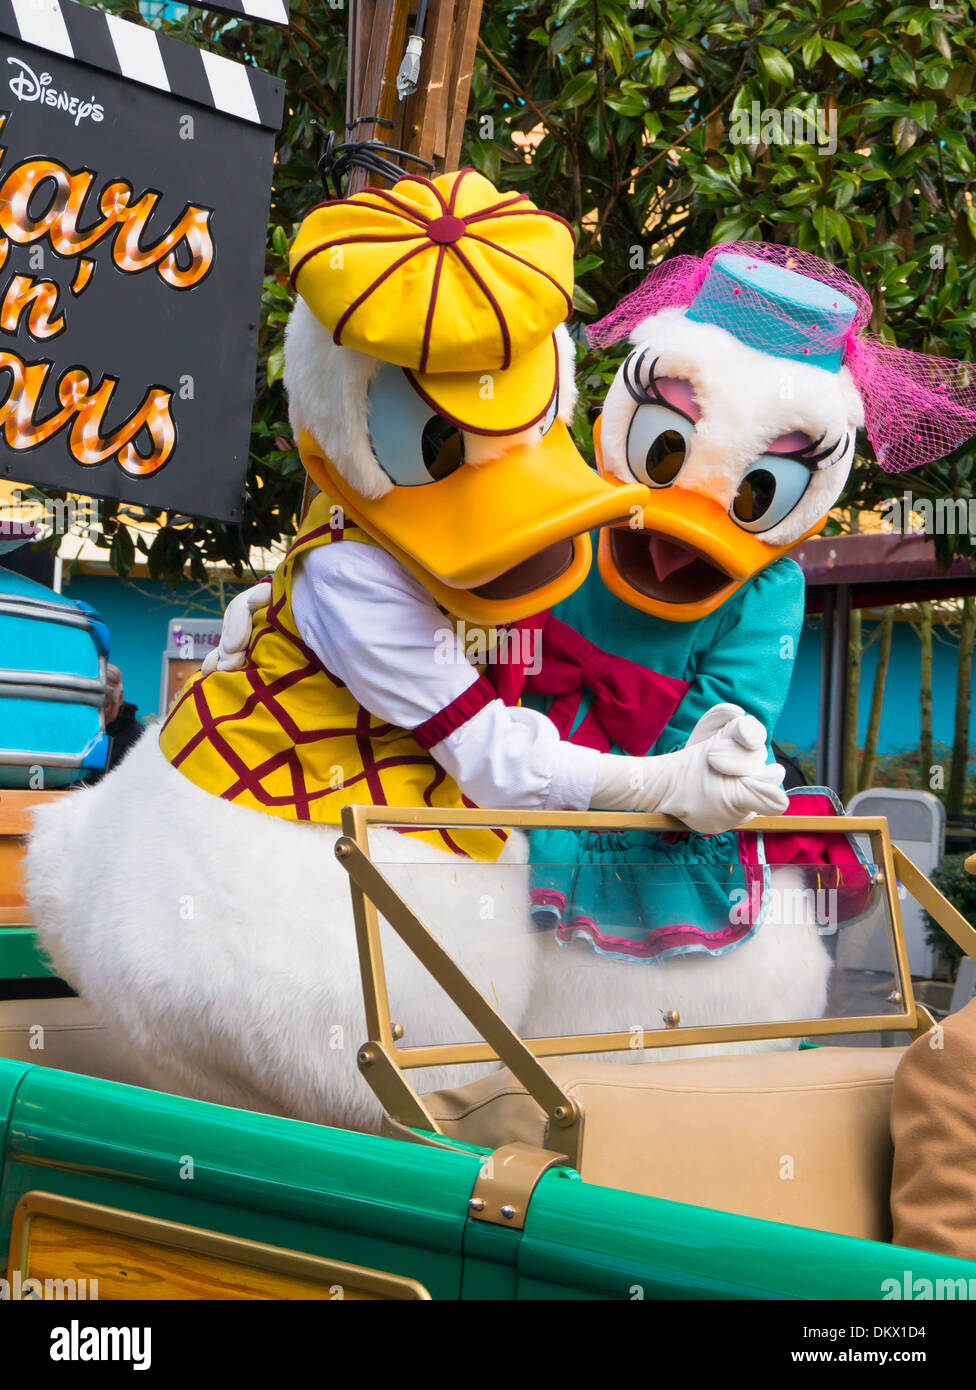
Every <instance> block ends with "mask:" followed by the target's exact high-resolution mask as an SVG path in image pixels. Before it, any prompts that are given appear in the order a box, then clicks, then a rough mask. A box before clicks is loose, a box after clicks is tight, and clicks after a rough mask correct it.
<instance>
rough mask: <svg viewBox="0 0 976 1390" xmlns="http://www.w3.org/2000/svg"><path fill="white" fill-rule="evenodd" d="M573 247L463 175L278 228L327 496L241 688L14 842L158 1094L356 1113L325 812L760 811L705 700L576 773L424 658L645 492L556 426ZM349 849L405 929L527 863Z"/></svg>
mask: <svg viewBox="0 0 976 1390" xmlns="http://www.w3.org/2000/svg"><path fill="white" fill-rule="evenodd" d="M572 255H573V248H572V236H571V233H570V231H569V229H568V227H567V226H566V224H565V223H564V222H562V220H561V219H559V218H557V217H555V216H553V215H551V214H548V213H546V212H543V211H540V210H539V209H537V208H536V207H535V206H534V205H533V204H532V203H531V202H530V200H529V199H528V198H527V197H526V196H525V195H524V194H510V195H502V194H499V193H498V191H497V190H496V189H494V188H493V187H492V186H491V184H490V183H489V182H488V181H487V180H486V179H484V178H482V177H481V176H480V175H478V174H476V173H475V172H473V171H471V170H466V171H463V172H461V173H459V174H450V175H444V176H442V177H439V178H436V179H434V180H433V181H428V180H426V179H421V178H405V179H402V180H401V181H399V182H398V183H397V184H396V185H395V187H394V188H393V189H392V190H391V191H386V190H379V189H368V190H366V191H364V192H363V193H360V194H357V195H355V196H354V197H350V198H341V199H337V200H334V201H330V202H326V203H323V204H321V205H319V206H318V207H317V208H315V209H313V210H312V212H311V213H310V214H309V215H308V216H307V218H306V219H305V221H304V222H303V224H302V226H301V228H300V230H299V232H298V235H297V238H296V241H295V244H294V247H293V250H292V273H293V281H294V285H295V288H296V290H297V292H298V296H299V299H298V303H297V305H296V308H295V311H294V314H293V316H292V319H291V322H290V325H289V329H288V335H287V342H286V370H285V382H286V387H287V390H288V394H289V403H290V410H291V418H292V424H293V426H294V431H295V435H296V438H297V439H298V441H299V450H300V453H301V457H302V461H303V463H304V465H305V468H306V469H307V471H308V473H309V475H310V476H311V478H312V479H313V480H314V481H315V483H316V484H317V485H318V487H319V488H320V489H321V490H320V492H319V494H318V496H317V497H316V499H315V501H314V503H313V504H312V506H311V508H310V510H309V512H308V514H307V516H306V518H305V520H304V522H303V523H302V526H301V528H300V530H299V533H298V536H297V538H296V541H295V544H294V546H293V547H292V549H291V550H290V551H289V553H288V555H287V557H286V558H285V560H284V561H283V562H282V564H281V565H280V567H279V568H278V570H277V572H276V574H275V576H274V581H273V585H272V594H271V601H270V603H269V605H268V607H267V610H266V611H265V612H264V613H263V614H260V615H258V617H257V619H256V622H255V626H254V631H253V635H252V637H251V640H250V642H249V645H248V650H247V653H246V656H245V658H244V661H243V663H242V664H241V666H240V667H239V669H237V670H222V669H216V670H210V671H209V672H208V673H206V674H201V676H199V677H197V678H195V679H194V680H193V681H192V682H190V684H189V685H188V686H187V687H186V688H185V690H184V692H183V694H182V696H181V698H180V700H179V701H178V703H177V704H176V705H175V706H174V708H173V709H172V710H171V712H170V714H169V717H168V719H167V721H166V724H165V725H164V727H163V729H162V732H161V735H160V737H159V738H158V740H157V739H156V738H155V737H146V738H145V739H143V740H142V742H141V743H140V744H139V745H137V746H136V748H135V749H134V750H133V752H132V753H131V754H130V756H129V757H128V758H127V759H126V760H125V762H124V763H123V764H122V765H121V767H120V768H119V769H118V770H117V771H116V772H114V773H113V774H111V775H110V776H109V777H107V778H106V779H105V780H104V781H103V782H102V783H100V784H99V785H98V786H97V787H95V788H93V789H92V790H90V791H83V792H80V793H75V794H71V795H70V796H67V797H65V798H64V799H63V800H62V802H61V804H59V805H57V806H53V807H48V808H43V810H42V811H41V812H40V813H39V814H38V816H37V820H36V825H35V830H34V833H33V836H32V839H31V842H30V846H29V851H28V859H27V878H28V891H29V896H30V901H31V907H32V910H33V913H34V919H35V921H36V922H37V924H38V927H39V931H40V935H41V939H42V941H43V944H44V946H45V948H46V949H47V951H48V952H49V953H50V955H51V957H52V959H53V962H54V964H55V967H56V969H57V970H58V972H59V973H60V974H61V975H63V976H64V978H66V979H67V980H68V981H70V982H71V983H72V984H73V985H74V987H75V988H76V989H78V991H79V992H80V993H81V994H82V995H84V996H85V997H86V998H87V1000H88V1001H89V1003H90V1005H91V1006H92V1008H93V1010H94V1012H95V1013H96V1014H97V1015H98V1016H99V1017H100V1018H101V1020H102V1021H103V1022H104V1023H106V1024H107V1025H109V1026H110V1027H114V1028H115V1030H116V1031H118V1032H120V1033H121V1034H122V1035H123V1036H124V1037H125V1038H126V1039H127V1040H128V1042H129V1045H130V1047H131V1049H132V1052H133V1055H134V1057H135V1058H136V1060H138V1062H139V1063H141V1064H142V1066H143V1067H144V1068H145V1070H146V1071H147V1073H148V1074H149V1076H150V1077H151V1078H152V1079H153V1080H154V1081H155V1083H156V1084H158V1085H162V1086H167V1087H170V1088H172V1089H176V1090H180V1091H182V1092H184V1093H187V1094H192V1095H197V1096H201V1097H203V1098H206V1099H211V1100H217V1101H224V1102H228V1103H232V1104H237V1105H243V1106H248V1107H251V1108H257V1109H262V1108H263V1109H274V1110H278V1111H281V1112H283V1113H286V1114H290V1115H294V1116H297V1117H300V1118H308V1119H315V1120H319V1121H326V1122H329V1123H333V1124H341V1125H351V1126H370V1125H372V1124H375V1122H376V1120H377V1118H378V1116H377V1111H376V1108H375V1105H374V1103H373V1102H372V1099H371V1097H370V1096H369V1094H368V1091H367V1088H366V1087H365V1086H364V1085H363V1084H362V1082H361V1081H360V1079H359V1078H358V1075H357V1072H356V1065H355V1051H356V1046H357V1044H358V1042H359V1041H360V1038H361V1030H362V1026H363V1024H362V1020H361V1002H360V996H359V976H358V968H357V961H356V950H355V936H354V929H353V921H352V913H351V907H350V903H349V900H348V888H347V884H346V882H345V875H344V873H343V871H342V869H341V868H340V867H339V866H338V865H337V864H336V863H335V861H334V857H333V854H332V847H333V844H334V841H335V839H336V837H337V836H338V834H339V828H338V822H339V814H340V811H341V808H342V806H344V805H347V804H350V803H355V802H360V803H361V802H366V803H368V804H374V805H399V806H404V805H406V806H411V805H413V806H422V805H427V806H433V807H444V808H449V807H457V806H460V805H463V804H478V805H482V806H488V807H499V808H507V807H529V808H542V809H545V808H549V809H563V808H566V809H585V808H588V807H590V806H596V807H605V808H608V809H629V810H642V809H643V810H654V811H664V812H669V813H671V814H674V815H676V816H678V817H680V818H681V819H682V820H683V821H684V822H685V823H686V824H687V825H689V826H691V827H692V828H694V829H696V830H701V831H708V832H716V831H721V830H725V829H727V828H728V827H729V826H731V825H734V824H737V823H739V822H741V821H742V819H743V818H745V817H747V816H749V815H751V814H754V813H757V812H759V813H770V812H772V813H775V812H778V811H780V810H782V809H783V806H784V805H785V796H784V794H783V792H782V791H781V788H780V783H781V781H782V776H783V774H782V769H779V768H776V767H775V766H772V767H771V766H769V765H768V764H767V763H766V759H765V731H764V730H763V729H762V728H761V727H760V726H759V725H758V724H757V722H756V721H755V720H754V719H753V718H751V717H749V716H747V715H745V714H743V713H742V711H741V710H739V709H737V708H734V707H731V708H730V707H729V706H727V705H722V706H720V707H719V708H718V709H716V710H714V711H708V712H706V713H705V714H704V716H703V718H702V719H701V720H699V721H698V723H697V725H696V727H695V729H693V730H692V731H691V734H690V737H689V738H688V740H687V744H686V746H685V747H684V748H683V749H680V750H678V751H676V752H675V753H672V754H668V755H667V756H664V757H661V758H654V759H647V758H643V757H642V758H631V757H628V756H627V755H623V754H612V753H601V752H599V751H597V750H594V749H592V748H587V747H581V746H579V745H575V744H572V743H570V742H568V741H566V740H564V739H561V738H560V736H559V733H558V732H557V730H556V728H555V726H554V724H553V723H552V721H551V720H550V719H549V718H548V717H547V716H546V715H544V714H542V713H540V712H538V711H533V710H527V709H520V708H516V707H512V706H509V705H506V704H505V703H504V702H503V700H502V699H500V698H499V696H498V694H497V691H496V688H495V686H494V685H493V684H492V681H491V679H490V678H489V673H490V671H491V667H490V666H489V667H488V670H487V671H483V670H479V669H478V668H476V667H475V666H474V665H473V664H472V662H471V661H469V660H468V658H467V656H466V654H465V652H464V650H463V647H462V644H461V642H460V640H458V641H457V642H456V643H455V645H454V646H453V648H451V647H450V644H448V647H449V649H448V651H447V657H446V659H445V642H444V634H445V630H447V631H448V632H450V631H451V630H452V629H454V628H455V627H456V625H457V624H458V623H459V621H460V620H462V619H463V620H464V621H465V622H466V623H477V624H482V625H484V626H485V627H486V628H487V629H488V630H489V631H494V630H495V629H496V625H498V624H504V623H508V622H511V621H513V620H518V619H521V618H524V617H526V616H528V615H530V614H533V613H538V612H539V611H541V610H543V609H545V608H548V607H550V606H551V605H553V604H554V603H557V602H559V601H560V600H561V599H563V598H565V597H567V596H568V595H569V594H570V593H572V592H573V590H574V589H576V588H577V587H578V586H579V584H580V583H581V582H582V580H583V579H584V577H585V575H586V572H587V569H588V567H589V561H590V543H589V539H588V536H587V532H588V531H589V530H590V529H591V528H593V527H599V526H601V525H603V524H606V523H609V522H611V521H614V520H616V519H617V518H620V517H625V516H627V515H628V512H629V509H630V508H633V507H636V508H638V509H640V508H643V506H644V505H645V503H646V501H647V496H648V490H647V487H646V484H645V483H643V482H637V481H635V480H629V481H628V480H618V479H607V478H601V477H599V476H598V475H597V474H595V473H593V472H592V471H591V470H590V469H588V468H587V467H586V465H585V463H584V461H583V460H582V458H581V457H580V455H579V454H578V453H577V451H576V449H575V448H574V446H573V444H572V441H571V438H570V435H569V431H568V428H567V421H568V420H569V419H570V418H571V416H572V410H573V405H574V398H575V390H574V385H573V350H572V344H571V342H570V340H569V337H568V334H567V332H566V330H565V328H564V327H563V325H562V320H563V319H564V317H565V315H566V314H567V313H568V312H569V309H570V306H571V293H572ZM371 848H372V850H373V853H374V855H375V856H376V857H377V858H378V859H380V860H392V861H399V862H400V863H401V864H402V863H403V862H404V861H407V862H408V864H412V865H413V869H412V871H411V870H407V871H405V872H407V873H408V876H409V872H413V873H414V874H415V877H416V882H415V889H416V891H415V892H414V893H413V894H412V895H411V894H409V893H408V897H410V900H411V902H412V903H413V904H414V905H415V906H416V907H417V908H418V910H419V911H421V913H422V914H423V913H424V911H425V894H426V895H427V898H428V899H429V898H431V896H433V897H434V898H436V899H439V898H440V895H441V882H442V879H441V877H440V876H439V875H437V874H436V873H432V872H431V870H430V866H431V865H437V864H440V865H444V864H445V863H447V864H450V863H451V862H454V863H455V864H456V863H457V862H458V858H459V857H467V858H470V859H472V860H475V861H477V866H476V867H475V868H473V869H472V870H471V871H470V872H469V873H466V875H465V876H464V877H465V882H466V885H467V890H468V891H470V893H471V895H472V896H471V898H470V899H465V898H464V897H463V895H462V896H460V897H459V900H458V902H457V903H456V905H455V914H456V916H457V917H459V918H460V919H461V933H462V937H463V934H464V929H465V924H466V921H467V918H468V917H469V916H470V917H471V918H472V919H473V918H474V917H475V913H474V911H473V907H472V904H473V903H475V902H477V899H478V895H479V894H483V893H484V892H486V891H490V890H491V888H492V886H493V885H494V884H495V883H496V880H497V878H498V876H499V870H498V869H497V868H496V867H495V865H496V864H497V863H498V862H500V861H501V860H503V859H504V858H506V857H507V858H509V859H515V860H516V861H517V860H519V859H521V860H524V859H525V855H526V848H525V845H524V843H523V842H522V840H521V837H518V836H512V837H511V838H509V839H508V841H507V843H506V841H505V837H504V835H502V834H500V833H498V832H494V831H488V830H473V831H471V832H468V833H464V834H457V835H448V834H447V833H445V832H442V831H430V832H428V831H422V832H419V833H417V834H415V835H411V836H406V835H402V834H399V833H397V832H394V831H382V830H381V831H380V832H379V833H378V834H377V835H371ZM458 877H459V878H460V877H461V875H458ZM92 881H95V882H97V883H99V884H100V888H101V891H100V893H99V894H97V895H94V894H92V893H91V891H90V885H91V883H92ZM400 882H401V883H402V882H403V878H402V877H401V879H400ZM525 888H526V894H525V901H520V902H519V903H518V904H515V905H513V907H512V909H511V911H510V913H509V917H508V919H506V921H505V922H504V923H501V924H499V930H498V938H499V940H498V942H497V947H498V949H497V950H495V951H494V953H492V951H491V949H490V948H491V947H492V945H493V944H494V943H491V942H489V943H488V945H489V956H490V959H489V960H487V961H479V960H475V961H474V962H473V963H470V962H467V961H466V960H465V957H464V954H463V949H462V952H461V957H460V958H461V961H462V964H467V965H469V968H470V969H471V971H472V973H473V974H474V976H475V979H476V980H478V981H479V982H481V983H482V984H483V985H485V986H487V981H488V980H489V979H490V980H491V981H492V982H494V983H496V984H497V985H498V986H499V990H500V993H501V994H502V995H503V996H504V997H505V998H506V999H507V1001H508V1003H509V1008H510V1010H511V1011H513V1012H512V1013H511V1014H510V1016H512V1017H513V1021H516V1019H517V1018H518V1016H519V1012H520V1008H521V1004H520V1000H521V1002H522V1004H524V1002H525V1001H526V1000H527V998H528V995H529V992H530V988H531V983H532V981H531V974H532V970H531V962H532V959H533V955H532V949H531V948H532V940H531V932H530V929H529V925H528V914H527V884H525ZM511 896H512V895H509V897H510V898H511ZM428 905H431V906H432V907H433V906H436V904H428ZM478 926H479V929H480V932H482V933H483V929H484V924H483V923H479V924H478ZM452 944H453V943H452ZM462 947H463V940H462ZM390 965H391V975H392V976H393V977H394V978H395V977H396V975H397V972H399V973H400V983H401V995H400V999H399V1002H398V1009H399V1010H400V1011H401V1015H402V1017H401V1021H402V1023H403V1026H404V1028H405V1031H406V1032H407V1034H408V1036H411V1037H419V1038H420V1039H421V1040H422V1041H430V1042H435V1041H438V1040H439V1039H438V1037H437V1030H438V1027H440V1026H442V1024H443V1019H442V1014H443V1013H444V1012H445V1011H447V1012H448V1013H449V1016H450V1017H451V1018H453V1014H452V1013H451V1012H450V1011H451V1008H452V1006H450V1005H449V1004H447V1001H445V1002H444V1003H443V1004H441V1003H440V1002H439V1001H438V999H437V998H436V997H433V998H432V997H431V995H432V994H436V991H431V989H430V987H429V982H428V981H427V980H426V977H425V976H424V975H423V972H422V971H421V970H420V969H419V967H417V968H414V965H413V962H412V958H410V957H409V956H408V955H407V954H406V953H405V952H400V953H397V952H395V951H394V953H393V959H391V961H390Z"/></svg>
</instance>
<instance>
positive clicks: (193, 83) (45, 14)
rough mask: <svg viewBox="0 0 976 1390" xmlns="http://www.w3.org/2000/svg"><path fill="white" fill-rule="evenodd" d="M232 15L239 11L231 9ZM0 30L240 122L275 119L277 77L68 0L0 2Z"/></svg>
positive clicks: (275, 1) (270, 0) (280, 95)
mask: <svg viewBox="0 0 976 1390" xmlns="http://www.w3.org/2000/svg"><path fill="white" fill-rule="evenodd" d="M245 4H246V6H247V7H248V13H249V14H251V16H252V17H253V18H255V19H257V18H265V17H267V18H269V19H270V17H271V16H270V14H268V15H265V14H264V13H261V14H258V13H257V11H259V10H260V11H270V10H272V9H274V10H276V11H280V10H281V9H282V7H283V6H282V0H242V7H243V6H244V5H245ZM214 8H217V7H214ZM220 8H221V9H224V8H226V9H228V10H230V9H231V5H230V4H228V5H226V6H224V5H221V6H220ZM233 12H234V13H238V12H239V13H241V14H243V13H244V9H243V8H240V9H238V7H237V6H234V8H233ZM283 22H285V23H287V14H286V15H285V19H284V21H283ZM0 34H7V35H9V37H11V38H19V39H20V40H22V42H24V43H26V44H29V45H31V47H34V48H41V49H46V50H47V51H48V52H49V53H57V54H60V55H61V56H62V57H64V58H70V59H74V61H75V62H78V63H87V64H89V65H90V66H91V67H94V68H100V69H101V70H102V71H103V72H108V73H111V74H113V75H114V76H118V77H123V78H125V79H127V80H128V81H129V82H137V83H139V84H140V85H142V86H144V87H152V88H154V89H155V90H156V91H160V92H170V93H172V95H173V96H178V97H182V98H184V99H185V100H187V101H193V102H196V103H197V104H198V105H200V106H209V107H210V108H211V109H212V110H214V111H220V112H222V113H223V114H224V115H226V116H235V117H236V118H237V119H238V120H241V121H250V122H251V123H252V124H254V125H262V126H267V127H269V128H270V129H272V130H277V128H278V127H279V125H280V124H281V112H282V104H283V101H284V85H283V83H282V82H281V81H280V79H278V78H276V77H272V76H271V75H270V74H269V73H266V72H262V71H261V69H260V68H253V67H249V66H248V65H247V64H245V63H237V62H234V61H233V60H232V59H230V58H224V57H222V56H221V55H220V54H217V53H209V52H208V51H207V50H206V49H202V48H193V47H191V46H190V45H189V44H186V43H180V41H179V40H178V39H172V38H169V37H168V35H166V34H160V33H157V32H156V30H155V29H150V28H144V27H143V26H142V25H141V24H130V23H129V21H128V20H125V19H119V18H118V16H116V15H111V14H104V13H103V12H102V11H101V10H94V9H91V8H90V7H89V6H87V5H79V4H77V3H76V0H0Z"/></svg>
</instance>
